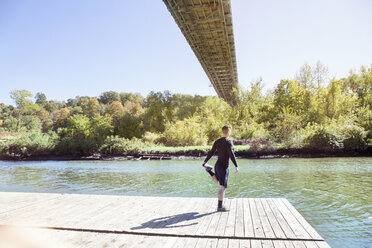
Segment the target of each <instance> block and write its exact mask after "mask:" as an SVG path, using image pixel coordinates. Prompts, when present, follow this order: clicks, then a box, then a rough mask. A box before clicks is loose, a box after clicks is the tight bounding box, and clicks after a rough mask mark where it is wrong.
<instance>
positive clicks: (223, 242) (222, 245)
mask: <svg viewBox="0 0 372 248" xmlns="http://www.w3.org/2000/svg"><path fill="white" fill-rule="evenodd" d="M227 247H229V240H228V239H218V244H217V248H227Z"/></svg>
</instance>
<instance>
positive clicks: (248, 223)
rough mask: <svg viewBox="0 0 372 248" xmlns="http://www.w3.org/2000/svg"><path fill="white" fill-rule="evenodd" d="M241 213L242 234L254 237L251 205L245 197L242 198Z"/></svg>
mask: <svg viewBox="0 0 372 248" xmlns="http://www.w3.org/2000/svg"><path fill="white" fill-rule="evenodd" d="M243 215H244V236H245V237H254V228H253V221H252V214H251V207H250V206H249V201H248V199H247V198H244V199H243Z"/></svg>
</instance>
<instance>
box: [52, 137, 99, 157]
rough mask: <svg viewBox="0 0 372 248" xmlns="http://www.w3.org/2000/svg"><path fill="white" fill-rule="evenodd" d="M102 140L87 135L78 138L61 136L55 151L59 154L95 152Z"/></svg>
mask: <svg viewBox="0 0 372 248" xmlns="http://www.w3.org/2000/svg"><path fill="white" fill-rule="evenodd" d="M101 143H102V140H100V139H96V138H92V137H87V138H82V139H78V138H75V137H69V136H67V137H63V138H62V139H61V141H60V142H59V143H58V144H57V145H56V148H55V151H56V153H59V154H71V155H84V154H92V153H94V152H97V151H98V149H99V146H100V144H101Z"/></svg>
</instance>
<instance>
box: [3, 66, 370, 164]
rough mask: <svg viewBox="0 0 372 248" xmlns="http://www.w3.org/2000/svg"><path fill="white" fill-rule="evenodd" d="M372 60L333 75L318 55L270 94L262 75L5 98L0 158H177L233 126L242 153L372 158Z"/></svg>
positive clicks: (204, 148) (196, 153) (197, 151)
mask: <svg viewBox="0 0 372 248" xmlns="http://www.w3.org/2000/svg"><path fill="white" fill-rule="evenodd" d="M371 90H372V66H370V67H365V66H362V67H361V68H360V70H359V71H358V72H354V71H350V75H349V76H348V77H346V78H341V79H335V78H329V77H328V69H327V67H325V66H324V65H322V64H321V63H317V64H316V66H313V67H311V66H310V65H307V64H305V65H304V66H303V67H301V68H300V70H299V71H298V73H297V74H296V76H295V77H294V78H293V79H285V80H281V81H280V83H279V84H278V85H277V86H276V87H275V88H274V89H273V90H270V91H267V92H266V93H263V86H262V84H261V80H258V81H257V82H254V83H252V84H251V86H250V88H249V89H244V88H242V87H241V86H239V87H238V88H237V89H234V90H233V92H232V94H234V99H235V101H236V102H235V104H234V105H233V106H231V105H229V104H227V103H226V102H225V101H224V100H222V99H220V98H218V97H216V96H200V95H186V94H172V93H170V92H169V91H164V92H153V91H152V92H150V93H149V94H148V95H147V96H146V97H143V96H141V95H140V94H137V93H136V94H134V93H119V92H115V91H107V92H103V93H102V94H101V95H100V96H98V97H89V96H76V97H75V98H70V99H67V100H66V101H57V100H47V97H46V95H45V94H44V93H41V92H38V93H37V94H36V95H35V97H34V100H33V99H32V97H33V95H32V94H31V92H29V91H27V90H14V91H12V92H10V96H11V98H12V99H13V100H14V103H15V106H13V105H6V104H3V103H0V160H68V159H97V160H98V159H102V160H126V159H137V160H138V159H142V160H144V159H176V158H186V157H187V158H200V157H202V156H205V155H206V153H207V152H208V150H209V149H210V148H211V145H212V144H213V142H214V140H216V139H217V138H219V137H220V136H221V127H222V126H223V125H226V124H227V125H230V126H231V127H232V137H231V139H232V140H233V142H234V147H235V153H236V156H237V157H239V158H277V157H278V158H279V157H327V156H332V157H333V156H339V157H343V156H371V153H372V152H371V150H372V149H371V147H372V94H371Z"/></svg>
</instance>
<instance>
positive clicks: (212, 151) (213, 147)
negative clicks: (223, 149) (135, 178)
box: [203, 141, 217, 165]
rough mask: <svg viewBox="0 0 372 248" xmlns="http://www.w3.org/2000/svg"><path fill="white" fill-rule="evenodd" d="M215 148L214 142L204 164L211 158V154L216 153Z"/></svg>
mask: <svg viewBox="0 0 372 248" xmlns="http://www.w3.org/2000/svg"><path fill="white" fill-rule="evenodd" d="M216 150H217V147H216V141H215V142H214V143H213V146H212V149H211V150H210V151H209V152H208V154H207V157H206V158H205V160H204V163H203V165H204V164H206V163H207V162H208V160H209V159H210V158H211V157H212V156H213V154H214V153H215V152H216Z"/></svg>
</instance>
